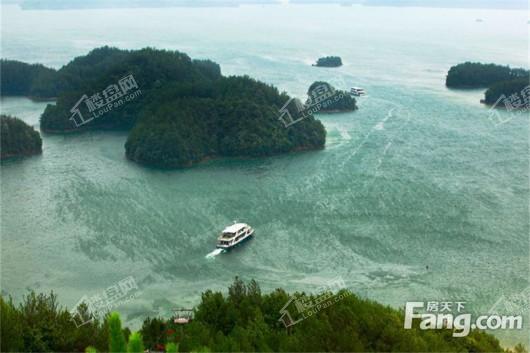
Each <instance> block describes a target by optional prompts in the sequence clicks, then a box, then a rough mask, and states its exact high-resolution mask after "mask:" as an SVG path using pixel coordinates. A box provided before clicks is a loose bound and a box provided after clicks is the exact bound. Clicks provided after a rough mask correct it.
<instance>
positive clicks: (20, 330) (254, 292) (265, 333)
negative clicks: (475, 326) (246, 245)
mask: <svg viewBox="0 0 530 353" xmlns="http://www.w3.org/2000/svg"><path fill="white" fill-rule="evenodd" d="M322 295H327V297H328V298H339V299H331V300H333V302H332V303H331V304H330V305H327V306H325V307H324V305H323V306H322V308H321V310H318V311H316V310H315V311H316V312H315V313H314V314H312V315H310V316H307V317H306V318H305V319H304V320H302V321H300V322H298V323H297V324H295V325H293V326H290V327H289V328H286V327H285V326H284V325H283V323H282V322H281V321H279V318H280V315H281V313H280V311H281V310H282V308H284V306H285V304H286V303H288V302H289V300H290V298H292V297H295V298H297V300H303V301H306V302H307V301H308V300H315V299H316V298H317V296H315V295H309V294H305V293H295V294H294V295H293V296H290V295H289V294H288V293H287V292H285V291H284V290H282V289H276V290H275V291H273V292H271V293H267V294H263V293H262V292H261V290H260V288H259V286H258V284H257V283H256V282H255V281H250V282H248V283H245V282H243V281H241V280H240V279H238V278H237V277H236V279H235V281H234V283H233V284H232V285H231V286H230V287H229V289H228V293H227V294H223V293H221V292H213V291H210V290H208V291H206V292H204V293H203V294H202V297H201V300H200V303H199V304H198V305H197V307H196V308H195V309H194V315H193V319H192V320H191V321H190V323H188V324H185V325H181V326H179V325H178V324H176V323H175V322H174V318H169V319H164V318H159V317H156V318H149V317H148V318H146V319H145V320H144V321H143V325H142V327H141V329H140V330H139V332H134V333H131V331H130V330H129V329H128V328H122V325H121V319H120V316H119V314H118V313H108V314H106V315H105V317H104V318H103V319H98V318H93V320H92V321H90V322H88V323H86V324H84V325H81V326H76V325H74V324H73V321H72V320H73V318H72V314H71V313H70V312H69V311H67V310H66V309H65V308H63V307H61V306H60V305H59V303H58V301H57V296H56V295H55V294H53V293H51V294H49V295H45V294H38V295H37V294H35V293H30V294H28V295H26V296H25V297H24V299H23V300H22V302H21V303H20V304H18V305H16V304H14V303H13V301H12V300H11V299H8V298H4V297H1V298H0V309H1V313H2V326H1V351H2V352H22V351H24V352H83V351H85V349H86V351H87V352H95V351H99V352H106V351H108V352H143V350H144V349H150V350H158V351H164V350H165V351H166V352H175V351H177V350H178V351H180V352H192V351H193V352H257V351H261V352H511V351H509V350H503V349H502V348H501V346H500V345H499V342H498V340H497V339H496V338H494V337H493V336H491V335H489V334H486V333H483V332H479V331H476V330H473V331H472V332H471V333H470V334H469V335H468V336H466V337H461V338H458V337H456V338H455V337H453V336H452V330H449V329H446V330H420V329H419V328H418V327H417V326H413V328H412V329H410V330H405V329H404V328H403V313H402V311H398V310H395V309H392V308H390V307H387V306H383V305H381V304H378V303H376V302H373V301H370V300H367V299H361V298H359V297H358V296H356V295H355V294H352V293H350V292H347V291H346V290H341V291H339V292H338V293H331V292H327V293H325V294H324V293H321V294H319V296H318V298H321V297H322ZM78 312H79V313H80V314H79V315H81V316H83V317H85V318H90V317H91V316H90V315H91V314H90V312H89V311H88V310H87V306H86V305H85V304H81V305H80V307H79V309H78ZM87 347H88V349H87ZM514 352H517V353H521V352H525V349H524V347H523V346H521V345H518V346H517V347H516V348H515V350H514Z"/></svg>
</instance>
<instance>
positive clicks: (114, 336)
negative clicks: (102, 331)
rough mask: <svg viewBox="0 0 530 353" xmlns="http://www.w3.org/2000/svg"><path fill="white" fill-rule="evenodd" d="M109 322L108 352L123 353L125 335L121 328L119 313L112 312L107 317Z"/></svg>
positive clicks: (124, 349)
mask: <svg viewBox="0 0 530 353" xmlns="http://www.w3.org/2000/svg"><path fill="white" fill-rule="evenodd" d="M107 321H108V324H109V352H111V353H124V352H127V345H126V343H125V336H124V335H123V331H122V329H121V319H120V314H119V313H117V312H113V313H111V314H110V316H109V317H108V319H107Z"/></svg>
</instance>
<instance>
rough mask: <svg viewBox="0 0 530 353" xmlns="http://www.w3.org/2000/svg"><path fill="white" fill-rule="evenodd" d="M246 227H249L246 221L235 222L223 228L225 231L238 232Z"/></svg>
mask: <svg viewBox="0 0 530 353" xmlns="http://www.w3.org/2000/svg"><path fill="white" fill-rule="evenodd" d="M244 227H247V224H246V223H234V224H232V225H231V226H228V227H226V228H225V229H224V230H223V233H236V232H237V231H239V230H241V229H242V228H244Z"/></svg>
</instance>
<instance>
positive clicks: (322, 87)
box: [306, 81, 357, 113]
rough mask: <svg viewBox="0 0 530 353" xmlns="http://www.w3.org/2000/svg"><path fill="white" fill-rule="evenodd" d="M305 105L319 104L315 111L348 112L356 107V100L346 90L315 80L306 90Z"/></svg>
mask: <svg viewBox="0 0 530 353" xmlns="http://www.w3.org/2000/svg"><path fill="white" fill-rule="evenodd" d="M307 96H308V99H307V101H306V105H308V106H313V105H316V104H319V106H318V107H319V109H318V111H316V112H315V113H318V112H322V113H337V112H350V111H353V110H356V109H357V102H356V100H355V98H353V97H352V96H351V95H350V94H349V93H348V92H346V91H340V90H337V89H335V88H334V87H333V86H332V85H330V84H329V83H327V82H323V81H315V82H313V84H312V85H311V86H309V89H308V90H307Z"/></svg>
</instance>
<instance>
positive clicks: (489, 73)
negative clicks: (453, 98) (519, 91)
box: [445, 62, 528, 88]
mask: <svg viewBox="0 0 530 353" xmlns="http://www.w3.org/2000/svg"><path fill="white" fill-rule="evenodd" d="M523 77H527V78H528V71H526V70H523V69H512V68H510V67H508V66H501V65H495V64H482V63H472V62H465V63H463V64H458V65H456V66H453V67H451V68H450V69H449V72H448V73H447V78H446V81H445V84H446V85H447V87H452V88H482V87H488V86H490V85H492V84H494V83H497V82H500V81H509V80H513V79H518V78H523Z"/></svg>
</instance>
